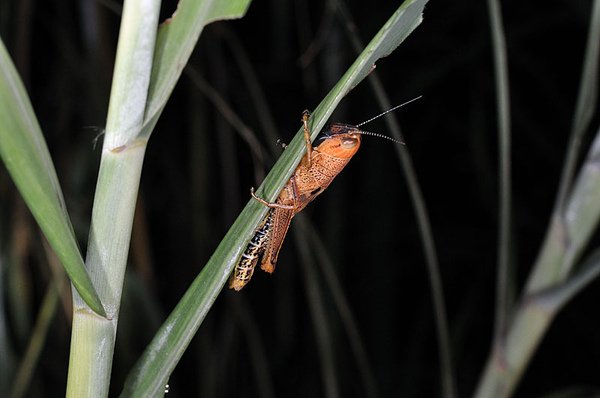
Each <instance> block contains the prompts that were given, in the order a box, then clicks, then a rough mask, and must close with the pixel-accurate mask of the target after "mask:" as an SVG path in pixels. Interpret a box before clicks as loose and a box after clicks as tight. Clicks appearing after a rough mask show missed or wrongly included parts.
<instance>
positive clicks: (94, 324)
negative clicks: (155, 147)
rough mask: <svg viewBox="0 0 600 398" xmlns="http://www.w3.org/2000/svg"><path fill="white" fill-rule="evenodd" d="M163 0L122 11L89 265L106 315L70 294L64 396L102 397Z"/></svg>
mask: <svg viewBox="0 0 600 398" xmlns="http://www.w3.org/2000/svg"><path fill="white" fill-rule="evenodd" d="M159 10H160V0H127V1H126V2H125V5H124V8H123V17H122V21H121V31H120V34H119V44H118V48H117V57H116V63H115V70H114V77H113V84H112V89H111V98H110V105H109V110H108V117H107V125H106V134H105V139H104V146H103V148H102V159H101V163H100V172H99V176H98V182H97V186H96V194H95V198H94V207H93V211H92V222H91V229H90V235H89V243H88V252H87V258H86V266H87V268H88V270H89V273H90V275H91V279H92V282H93V283H94V286H95V287H96V290H97V291H98V294H99V296H100V299H101V300H102V303H103V304H104V308H105V310H106V313H107V317H106V318H104V317H100V316H98V315H96V314H95V313H93V312H91V311H90V309H89V308H88V307H87V306H86V305H85V303H84V302H83V301H82V300H81V298H80V296H79V295H78V294H77V293H76V292H75V293H74V294H73V296H74V303H73V305H74V313H73V329H72V339H71V357H70V361H69V378H68V384H67V396H69V397H77V398H80V397H106V396H108V387H109V382H110V372H111V367H112V357H113V351H114V343H115V335H116V331H117V321H118V314H119V304H120V300H121V293H122V287H123V277H124V274H125V265H126V262H127V254H128V251H129V241H130V236H131V226H132V223H133V215H134V211H135V203H136V199H137V192H138V187H139V181H140V174H141V170H142V162H143V160H144V153H145V150H146V139H139V138H137V136H138V134H139V133H140V131H141V129H142V126H143V122H144V112H145V109H146V99H147V96H148V87H149V82H150V73H151V70H152V60H153V54H154V44H155V38H156V31H157V27H158V13H159Z"/></svg>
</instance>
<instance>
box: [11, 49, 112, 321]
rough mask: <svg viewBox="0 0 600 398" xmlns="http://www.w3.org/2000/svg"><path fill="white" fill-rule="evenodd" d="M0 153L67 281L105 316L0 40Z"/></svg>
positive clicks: (25, 98) (41, 140) (30, 112)
mask: <svg viewBox="0 0 600 398" xmlns="http://www.w3.org/2000/svg"><path fill="white" fill-rule="evenodd" d="M0 157H1V158H2V160H3V161H4V164H5V165H6V168H7V169H8V172H9V173H10V175H11V177H12V179H13V181H14V183H15V185H16V186H17V188H18V189H19V192H20V193H21V195H22V196H23V199H24V200H25V202H26V203H27V206H28V207H29V210H31V213H32V214H33V216H34V217H35V219H36V221H37V223H38V225H39V226H40V228H41V230H42V232H43V233H44V235H45V236H46V239H48V242H49V243H50V245H51V246H52V249H53V250H54V252H55V253H56V255H57V256H58V258H59V259H60V261H61V263H62V264H63V266H64V267H65V270H66V272H67V274H68V275H69V278H70V279H71V283H73V286H75V289H77V291H78V292H79V294H80V295H81V297H82V298H83V299H84V300H85V302H86V303H87V304H88V305H89V306H90V308H92V309H93V310H94V311H95V312H96V313H98V314H100V315H102V316H105V315H106V314H105V312H104V308H103V307H102V303H101V302H100V299H99V298H98V294H97V293H96V291H95V290H94V286H93V285H92V281H91V279H90V277H89V275H88V273H87V272H86V269H85V267H84V263H83V258H82V256H81V252H80V251H79V247H78V245H77V240H76V239H75V233H74V232H73V226H72V225H71V220H70V219H69V215H68V213H67V207H66V205H65V201H64V199H63V194H62V189H61V188H60V184H59V182H58V177H57V176H56V171H55V169H54V164H53V163H52V159H51V158H50V153H49V152H48V147H47V146H46V141H45V140H44V136H43V134H42V131H41V128H40V126H39V123H38V121H37V119H36V117H35V113H34V111H33V108H32V106H31V103H30V102H29V97H28V95H27V92H26V90H25V87H24V86H23V83H22V82H21V79H20V77H19V75H18V73H17V71H16V69H15V67H14V65H13V63H12V61H11V59H10V56H9V54H8V52H7V50H6V48H5V47H4V43H3V42H2V41H1V40H0Z"/></svg>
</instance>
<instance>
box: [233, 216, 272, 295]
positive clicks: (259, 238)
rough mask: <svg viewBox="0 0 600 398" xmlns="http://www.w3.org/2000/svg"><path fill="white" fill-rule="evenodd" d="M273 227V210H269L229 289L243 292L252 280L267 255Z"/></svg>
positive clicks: (249, 245) (239, 263)
mask: <svg viewBox="0 0 600 398" xmlns="http://www.w3.org/2000/svg"><path fill="white" fill-rule="evenodd" d="M272 226H273V210H272V209H271V210H269V212H268V213H267V215H266V217H265V219H264V220H263V222H262V224H261V225H260V227H259V228H258V229H257V230H256V232H255V233H254V236H253V237H252V239H251V240H250V242H248V246H246V250H244V253H243V254H242V257H241V258H240V260H239V262H238V263H237V264H236V266H235V269H234V270H233V274H232V275H231V279H230V280H229V287H230V288H231V289H234V290H237V291H239V290H241V289H242V288H243V287H244V286H246V284H247V283H248V282H250V279H251V278H252V275H253V274H254V269H255V268H256V264H258V262H259V261H260V259H261V258H262V257H263V255H264V253H265V249H266V247H267V243H268V241H269V239H270V237H271V229H272Z"/></svg>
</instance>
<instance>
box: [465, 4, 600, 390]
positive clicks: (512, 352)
mask: <svg viewBox="0 0 600 398" xmlns="http://www.w3.org/2000/svg"><path fill="white" fill-rule="evenodd" d="M599 49H600V1H599V0H596V1H595V2H594V5H593V12H592V19H591V26H590V33H589V35H588V45H587V49H586V58H585V61H584V70H583V73H582V83H581V88H580V92H579V99H578V105H577V111H576V114H575V121H574V128H573V131H572V137H571V143H570V149H569V153H568V159H567V163H566V166H565V172H564V173H563V176H562V178H563V180H562V181H561V187H562V188H561V189H560V191H559V199H558V201H557V206H556V208H555V211H554V213H553V215H552V220H551V222H550V225H549V227H548V232H547V235H546V238H545V240H544V243H543V245H542V248H541V250H540V253H539V255H538V258H537V260H536V262H535V264H534V267H533V270H532V272H531V274H530V276H529V280H528V282H527V285H526V286H525V291H524V293H523V297H522V298H521V302H520V303H519V305H518V307H517V308H516V309H515V312H514V316H513V318H512V320H511V322H510V323H509V324H508V325H507V330H506V332H505V334H504V335H503V336H501V337H502V338H500V339H498V340H496V341H495V342H494V346H493V347H492V353H491V354H490V356H489V358H488V361H487V365H486V367H485V370H484V372H483V375H482V377H481V380H480V381H479V386H478V387H477V391H476V393H475V396H476V397H490V396H493V397H508V396H510V395H511V394H512V392H513V391H514V389H515V388H516V386H517V383H518V382H519V380H520V378H521V377H522V375H523V373H524V371H525V368H526V366H527V364H528V363H529V361H530V360H531V357H532V355H533V353H534V352H535V349H536V348H537V346H538V344H539V343H540V341H541V339H542V337H543V336H544V334H545V333H546V330H547V329H548V327H549V326H550V324H551V322H552V320H553V319H554V316H555V315H556V313H557V312H558V311H559V310H560V308H561V307H562V306H563V305H564V303H565V302H566V301H567V300H568V299H570V298H571V297H572V296H573V295H574V294H576V293H577V292H579V291H581V289H583V287H585V285H586V284H587V283H588V282H589V280H590V279H591V278H593V277H595V276H596V275H597V272H598V271H596V270H594V272H590V273H587V272H586V273H585V274H584V276H583V277H582V276H577V275H576V276H571V274H572V271H573V268H574V267H575V265H576V263H577V261H578V260H579V257H580V255H581V253H582V252H583V250H584V249H585V248H586V246H587V245H588V243H589V240H590V238H591V236H592V234H593V232H594V231H595V230H596V227H597V225H598V221H599V220H600V168H599V167H598V163H599V161H600V160H599V159H600V130H598V131H597V132H596V137H595V139H594V142H593V143H592V146H591V148H590V150H589V152H588V155H587V158H586V160H585V162H584V163H583V165H582V167H581V169H580V171H579V174H578V175H577V179H576V181H575V184H574V185H573V187H572V191H571V192H568V191H569V189H571V182H570V180H571V178H572V175H573V174H574V167H575V164H574V162H575V160H576V158H577V152H578V151H577V149H578V148H579V142H580V140H581V138H582V134H583V132H584V131H585V128H586V127H587V125H588V124H589V115H590V113H589V112H590V111H589V110H590V109H595V108H596V106H597V105H596V96H595V95H594V94H591V93H590V91H589V90H588V87H596V86H597V81H598V79H597V76H598V53H599ZM567 187H568V188H567ZM596 259H597V256H594V257H593V261H594V262H597V261H596ZM582 281H585V283H583V282H582ZM548 291H551V292H552V291H553V292H555V293H553V296H549V295H548V294H545V293H546V292H548ZM551 297H553V298H552V300H550V298H551Z"/></svg>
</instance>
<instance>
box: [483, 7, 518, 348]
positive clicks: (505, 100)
mask: <svg viewBox="0 0 600 398" xmlns="http://www.w3.org/2000/svg"><path fill="white" fill-rule="evenodd" d="M488 10H489V13H490V30H491V33H492V49H493V53H494V72H495V82H496V104H497V108H498V151H499V153H498V170H499V174H500V175H499V179H498V203H499V207H500V208H499V217H498V218H499V220H498V221H499V222H498V254H497V256H498V260H497V261H498V264H497V266H498V271H497V275H498V277H497V278H498V279H497V281H496V283H497V287H496V311H495V316H496V319H495V324H494V339H497V338H500V337H501V335H502V333H503V332H504V330H506V323H507V318H508V314H509V310H510V301H509V271H510V270H509V263H510V252H511V242H510V236H511V234H510V231H511V211H512V210H511V208H512V205H511V196H512V195H511V191H512V188H511V162H510V150H511V148H510V146H511V139H510V138H511V136H510V106H509V90H508V66H507V60H506V43H505V40H504V28H503V26H502V12H501V10H500V4H499V3H498V0H488Z"/></svg>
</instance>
